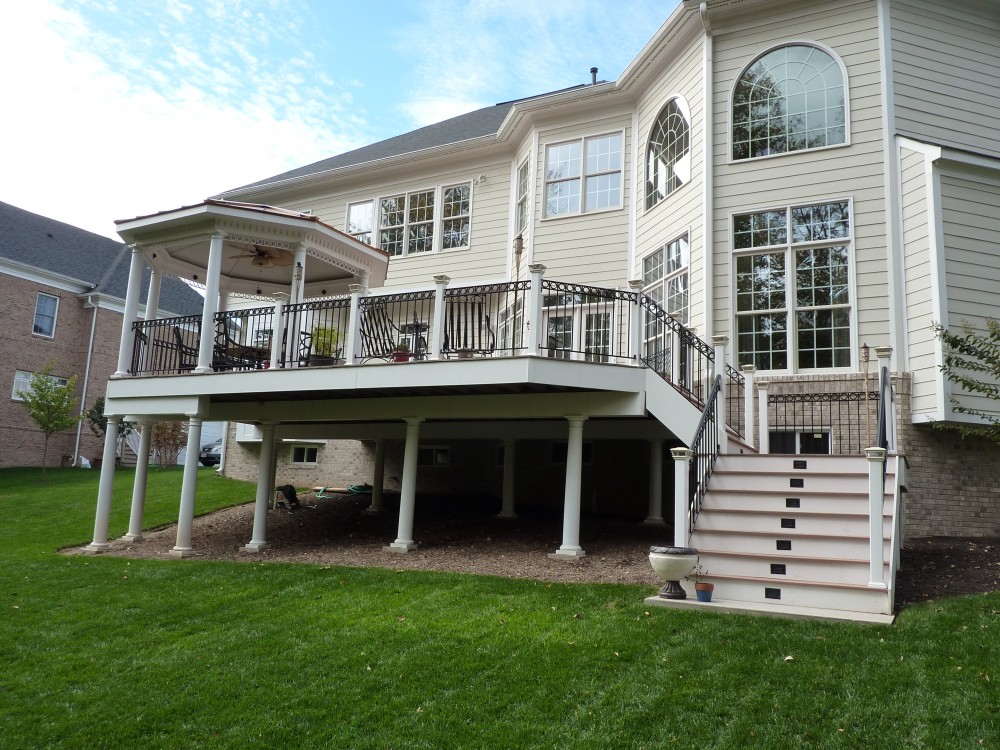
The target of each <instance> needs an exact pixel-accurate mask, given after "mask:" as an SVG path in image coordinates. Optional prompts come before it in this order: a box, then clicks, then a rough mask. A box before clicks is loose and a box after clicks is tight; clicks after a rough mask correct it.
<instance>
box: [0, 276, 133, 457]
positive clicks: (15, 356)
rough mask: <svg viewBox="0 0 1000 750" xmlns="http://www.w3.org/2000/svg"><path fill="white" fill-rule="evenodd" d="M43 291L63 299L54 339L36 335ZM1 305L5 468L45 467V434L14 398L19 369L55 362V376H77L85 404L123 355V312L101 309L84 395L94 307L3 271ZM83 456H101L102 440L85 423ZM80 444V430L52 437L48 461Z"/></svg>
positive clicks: (0, 420) (0, 431)
mask: <svg viewBox="0 0 1000 750" xmlns="http://www.w3.org/2000/svg"><path fill="white" fill-rule="evenodd" d="M38 292H43V293H45V294H49V295H52V296H53V297H57V298H58V299H59V309H58V313H57V319H56V330H55V336H54V337H53V338H46V337H42V336H36V335H34V334H32V332H31V331H32V322H33V320H34V315H35V300H36V297H37V294H38ZM0 304H2V305H3V308H2V309H4V310H5V311H6V316H5V319H4V325H3V326H0V353H2V361H3V367H2V368H0V466H2V467H7V466H40V465H41V462H42V450H43V446H44V443H45V436H44V435H43V434H42V432H41V430H40V429H39V428H38V425H36V424H35V422H34V421H33V420H32V419H31V417H30V416H29V415H28V412H27V411H26V410H25V409H24V407H23V405H22V404H21V402H20V401H15V400H13V398H12V395H13V390H14V372H15V370H24V371H26V372H36V371H39V370H42V369H44V367H45V365H46V364H47V363H49V362H51V363H52V365H53V367H52V374H53V375H57V376H59V377H64V378H70V377H73V376H74V375H75V376H77V391H76V397H77V399H78V404H79V403H80V402H82V403H83V405H84V406H85V407H89V406H91V405H92V404H93V402H94V400H95V399H96V398H97V397H98V396H100V395H102V394H103V393H104V391H105V386H106V383H107V379H108V376H109V375H110V374H111V373H113V372H114V368H115V365H116V363H117V359H118V354H117V352H118V341H119V337H120V335H121V320H122V316H121V315H120V314H118V313H115V312H112V311H109V310H98V314H97V328H96V331H95V348H94V359H93V362H92V366H91V371H90V378H89V383H88V388H87V393H86V394H84V393H83V380H84V373H85V371H86V364H87V363H86V360H87V347H88V343H89V341H90V330H91V325H92V321H93V317H94V310H93V309H92V308H85V307H84V302H83V301H82V300H80V299H79V298H77V296H76V294H74V293H72V292H66V291H63V290H60V289H56V288H54V287H49V286H47V285H44V284H39V283H37V282H33V281H28V280H25V279H21V278H17V277H15V276H8V275H0ZM80 434H81V445H80V453H81V455H84V456H88V457H94V456H99V455H100V452H101V450H102V447H103V446H102V443H101V441H100V440H99V439H98V438H97V437H95V436H94V435H93V434H92V433H91V431H90V429H89V428H88V426H87V425H86V423H84V425H83V429H82V430H81V433H80ZM75 443H76V428H72V429H69V430H65V431H64V432H60V433H57V434H56V435H53V436H52V437H51V439H50V440H49V453H48V465H49V466H58V465H59V464H60V462H61V460H62V457H63V456H71V455H72V453H73V448H74V445H75Z"/></svg>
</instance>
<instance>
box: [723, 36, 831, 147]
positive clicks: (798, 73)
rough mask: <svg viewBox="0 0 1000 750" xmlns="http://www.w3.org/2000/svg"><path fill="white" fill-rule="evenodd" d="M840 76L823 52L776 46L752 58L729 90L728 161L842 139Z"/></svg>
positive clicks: (818, 145)
mask: <svg viewBox="0 0 1000 750" xmlns="http://www.w3.org/2000/svg"><path fill="white" fill-rule="evenodd" d="M846 123H847V105H846V98H845V91H844V74H843V71H842V70H841V67H840V65H839V64H838V62H837V61H836V60H834V59H833V57H831V56H830V55H829V54H828V53H827V52H824V51H823V50H821V49H819V48H818V47H813V46H811V45H807V44H793V45H788V46H786V47H779V48H778V49H775V50H771V51H770V52H768V53H766V54H764V55H762V56H761V57H759V58H758V59H757V60H755V61H754V62H753V63H752V64H751V65H750V66H749V67H748V68H747V69H746V71H745V72H744V73H743V75H742V76H740V79H739V80H738V81H737V82H736V89H735V91H734V92H733V159H734V160H735V159H753V158H755V157H758V156H769V155H771V154H784V153H788V152H790V151H802V150H805V149H810V148H822V147H824V146H834V145H837V144H841V143H845V142H846V137H847V127H846Z"/></svg>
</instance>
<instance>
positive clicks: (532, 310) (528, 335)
mask: <svg viewBox="0 0 1000 750" xmlns="http://www.w3.org/2000/svg"><path fill="white" fill-rule="evenodd" d="M528 270H529V271H530V272H531V288H530V289H528V311H527V313H528V314H527V315H525V316H524V327H525V330H524V353H525V354H539V350H540V348H541V346H542V277H543V276H544V275H545V266H543V265H542V264H541V263H532V264H531V265H530V266H528Z"/></svg>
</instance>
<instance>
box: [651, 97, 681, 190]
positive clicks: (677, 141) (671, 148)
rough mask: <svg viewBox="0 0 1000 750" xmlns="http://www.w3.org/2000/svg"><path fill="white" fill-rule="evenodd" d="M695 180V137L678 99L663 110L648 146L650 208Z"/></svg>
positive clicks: (671, 101) (670, 102)
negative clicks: (693, 146) (693, 141)
mask: <svg viewBox="0 0 1000 750" xmlns="http://www.w3.org/2000/svg"><path fill="white" fill-rule="evenodd" d="M690 178H691V135H690V128H689V127H688V122H687V118H686V117H685V116H684V112H683V111H682V109H681V106H680V103H679V101H678V100H677V99H671V100H670V101H669V102H667V105H666V106H665V107H664V108H663V109H662V110H660V114H659V115H658V116H657V118H656V122H655V123H653V130H652V132H651V133H650V134H649V145H648V146H647V147H646V208H652V207H653V206H655V205H656V204H657V203H659V202H660V201H661V200H662V199H663V198H666V197H667V196H668V195H670V194H671V193H672V192H674V191H675V190H676V189H677V188H679V187H680V186H681V185H683V184H684V183H685V182H687V181H688V180H689V179H690Z"/></svg>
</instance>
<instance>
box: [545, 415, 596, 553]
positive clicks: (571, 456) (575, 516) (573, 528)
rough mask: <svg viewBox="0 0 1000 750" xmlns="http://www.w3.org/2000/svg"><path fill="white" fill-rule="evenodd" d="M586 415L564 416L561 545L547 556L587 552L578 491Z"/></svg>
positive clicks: (580, 478) (579, 489)
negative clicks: (566, 428) (566, 424)
mask: <svg viewBox="0 0 1000 750" xmlns="http://www.w3.org/2000/svg"><path fill="white" fill-rule="evenodd" d="M586 419H587V418H586V417H576V416H573V417H566V421H567V422H569V438H568V440H567V442H566V494H565V496H564V499H563V537H562V546H560V547H559V549H557V550H556V551H555V552H553V553H552V554H551V555H549V557H554V558H560V557H567V558H571V559H576V558H579V557H583V556H585V555H586V554H587V553H586V552H584V551H583V547H581V546H580V492H581V485H582V476H581V475H582V473H583V423H584V422H585V421H586Z"/></svg>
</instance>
